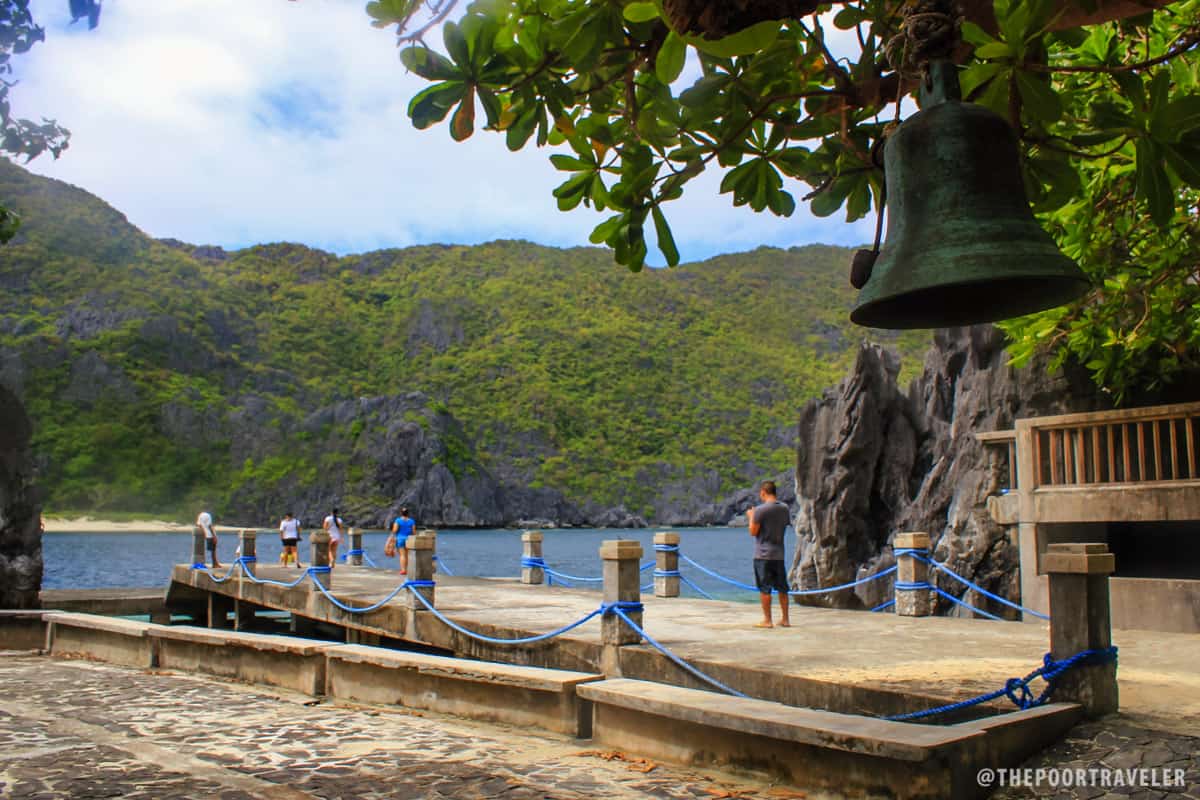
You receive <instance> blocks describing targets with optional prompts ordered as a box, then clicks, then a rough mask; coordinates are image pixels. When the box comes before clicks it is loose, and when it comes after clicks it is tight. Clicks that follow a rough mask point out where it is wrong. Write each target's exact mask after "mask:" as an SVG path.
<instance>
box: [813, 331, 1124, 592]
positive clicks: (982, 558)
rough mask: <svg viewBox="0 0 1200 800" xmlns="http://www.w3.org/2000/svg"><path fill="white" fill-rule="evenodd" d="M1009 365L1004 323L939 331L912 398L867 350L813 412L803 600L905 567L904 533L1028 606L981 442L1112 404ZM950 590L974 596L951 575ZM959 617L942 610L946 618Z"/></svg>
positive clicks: (883, 355)
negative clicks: (900, 542)
mask: <svg viewBox="0 0 1200 800" xmlns="http://www.w3.org/2000/svg"><path fill="white" fill-rule="evenodd" d="M1007 359H1008V357H1007V355H1006V353H1005V352H1004V341H1003V336H1002V334H1001V333H1000V332H999V331H998V330H997V329H996V328H995V327H993V326H991V325H979V326H974V327H970V328H954V329H946V330H939V331H938V332H937V333H936V334H935V336H934V343H933V347H932V348H931V349H930V351H929V353H928V354H927V356H926V359H925V364H924V368H923V371H922V373H921V375H920V376H919V377H918V378H916V379H915V380H914V381H913V382H912V384H911V385H910V386H909V388H908V391H907V392H905V391H902V390H901V389H900V387H899V386H898V385H897V377H898V375H899V362H898V361H897V360H896V358H895V357H894V356H893V355H891V354H890V353H888V352H887V351H886V350H884V349H882V348H880V347H879V346H878V345H869V344H864V345H863V346H862V347H861V349H860V351H859V354H858V359H857V362H856V364H855V367H854V370H853V371H852V372H851V374H850V375H849V376H847V377H846V378H845V380H843V381H842V383H841V384H840V385H839V386H838V387H837V388H835V389H831V390H828V391H826V392H825V394H824V396H822V397H821V398H818V399H816V400H813V401H810V402H809V403H808V404H807V405H806V406H805V407H804V408H803V410H802V411H801V414H800V435H799V445H798V451H797V467H796V496H797V499H796V505H795V506H794V507H795V508H796V509H797V511H796V518H795V527H796V531H797V535H798V536H797V538H798V542H799V544H798V546H797V550H796V554H795V557H794V560H793V563H792V580H793V582H794V583H795V584H796V585H797V586H798V587H799V588H801V589H809V588H815V587H818V586H833V585H837V584H841V583H847V582H849V581H852V580H855V579H857V578H861V577H864V576H866V575H869V574H872V573H874V572H877V571H879V570H882V569H885V568H887V567H888V566H890V565H891V564H893V563H895V560H894V557H893V555H892V549H891V544H890V543H891V541H892V538H893V536H894V535H895V533H897V532H900V531H926V532H928V533H929V534H930V536H931V539H932V543H933V548H934V551H933V554H934V557H935V558H937V559H938V560H939V561H943V562H945V563H947V565H948V566H949V567H950V568H951V569H953V570H955V571H956V572H958V573H959V574H961V575H963V576H965V577H967V578H970V579H971V580H974V581H975V582H977V583H978V584H980V585H981V586H983V587H984V588H985V589H987V590H989V591H991V592H995V593H996V594H999V595H1002V596H1006V597H1009V598H1015V597H1016V596H1017V581H1018V575H1017V563H1018V559H1017V552H1016V548H1015V545H1014V544H1012V543H1010V542H1009V540H1008V537H1007V536H1006V534H1005V532H1004V530H1003V528H1001V527H1000V526H999V525H997V524H995V523H994V522H993V521H992V520H991V517H990V516H989V515H988V513H987V508H986V500H987V497H988V495H990V494H994V493H996V492H997V491H999V489H1000V488H1002V485H1003V480H1004V476H1005V475H1006V473H1005V472H1004V471H1003V470H1002V469H1001V468H1000V463H999V462H998V461H997V460H996V459H994V458H993V457H992V456H991V455H990V454H989V453H988V452H987V451H986V449H985V448H984V446H983V445H982V444H981V443H980V442H979V441H977V440H976V439H975V437H974V434H975V433H979V432H983V431H994V430H1000V429H1006V428H1011V427H1012V424H1013V421H1014V420H1015V419H1016V418H1018V417H1027V416H1041V415H1046V414H1063V413H1070V412H1075V411H1093V410H1098V409H1100V408H1104V407H1107V400H1106V398H1105V397H1104V396H1102V395H1100V394H1099V392H1098V391H1097V390H1096V389H1095V387H1094V386H1093V385H1092V384H1091V383H1090V382H1088V381H1087V379H1086V377H1084V376H1082V375H1077V374H1074V373H1070V372H1059V373H1057V374H1050V373H1049V372H1048V371H1047V369H1046V365H1045V363H1038V362H1035V363H1033V364H1030V365H1029V366H1028V367H1025V368H1022V369H1014V368H1013V367H1011V366H1009V365H1008V364H1007ZM938 585H939V586H940V587H941V588H942V589H944V590H945V591H948V592H951V593H952V594H954V595H956V596H960V597H961V596H962V594H963V591H962V589H963V587H962V586H961V585H957V584H956V583H955V582H954V581H952V580H950V579H948V578H946V577H945V576H941V577H939V579H938ZM889 597H890V581H888V580H886V579H885V580H882V581H876V582H873V583H869V584H865V585H863V586H861V587H858V588H856V589H853V590H844V591H841V592H837V593H834V594H830V595H821V596H814V597H812V598H809V599H806V602H810V603H813V604H820V605H828V606H835V607H841V608H871V607H874V606H876V605H878V604H879V603H881V602H883V601H884V600H886V599H888V598H889ZM976 601H978V602H979V603H982V602H983V600H982V599H980V598H972V602H973V603H975V602H976ZM949 605H951V604H950V603H949V601H945V600H941V601H940V607H941V610H943V611H945V610H948V609H947V608H946V607H947V606H949ZM980 607H983V608H985V609H986V610H989V611H991V612H993V613H1000V612H1002V611H1004V609H1003V607H1000V606H998V605H997V606H995V607H993V606H991V605H982V606H980Z"/></svg>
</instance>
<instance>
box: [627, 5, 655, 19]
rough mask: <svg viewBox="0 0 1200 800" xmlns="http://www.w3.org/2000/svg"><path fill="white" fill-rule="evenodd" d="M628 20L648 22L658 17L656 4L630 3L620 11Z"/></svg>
mask: <svg viewBox="0 0 1200 800" xmlns="http://www.w3.org/2000/svg"><path fill="white" fill-rule="evenodd" d="M622 14H623V16H624V17H625V19H627V20H629V21H630V22H649V21H650V20H652V19H658V6H657V5H655V4H654V3H649V2H646V3H630V4H629V5H627V6H625V10H624V11H623V12H622Z"/></svg>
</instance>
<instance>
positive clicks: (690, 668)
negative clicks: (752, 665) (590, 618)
mask: <svg viewBox="0 0 1200 800" xmlns="http://www.w3.org/2000/svg"><path fill="white" fill-rule="evenodd" d="M639 605H640V604H639ZM639 610H640V609H639ZM612 612H613V613H614V614H616V615H617V616H618V617H620V618H621V619H622V620H624V621H625V624H626V625H628V626H629V627H630V628H631V629H632V630H633V632H634V633H636V634H637V635H638V636H641V637H642V638H643V639H645V640H646V641H647V642H648V643H649V644H650V645H651V646H652V647H653V648H654V649H656V650H658V652H660V653H662V654H663V655H664V656H666V657H667V658H669V659H671V660H672V661H674V662H675V663H676V664H677V665H678V666H680V667H682V668H683V669H685V670H687V671H688V672H690V673H691V674H692V675H695V676H696V677H697V678H699V679H700V680H702V681H704V682H705V683H707V684H709V685H710V686H715V687H716V688H718V689H720V690H721V691H723V692H726V693H727V694H731V695H733V696H734V697H747V695H744V694H742V693H741V692H739V691H738V690H737V689H731V688H729V687H728V686H726V685H725V684H723V683H721V682H720V681H719V680H717V679H716V678H714V677H712V676H711V675H706V674H705V673H703V672H701V671H700V670H698V669H696V668H695V667H693V666H692V665H691V664H689V663H687V662H686V661H684V660H683V659H682V658H680V657H679V656H677V655H675V654H674V653H672V652H671V651H670V650H668V649H667V648H665V647H663V646H662V645H661V644H659V643H658V642H657V641H655V639H654V637H652V636H651V635H650V634H648V633H646V631H645V630H643V629H642V626H640V625H638V624H637V623H636V622H634V621H633V620H632V619H630V618H629V616H628V615H627V614H626V613H625V609H623V608H621V607H620V604H614V605H613V606H612Z"/></svg>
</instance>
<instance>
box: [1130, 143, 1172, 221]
mask: <svg viewBox="0 0 1200 800" xmlns="http://www.w3.org/2000/svg"><path fill="white" fill-rule="evenodd" d="M1135 147H1136V150H1137V192H1136V196H1137V199H1138V200H1140V201H1142V202H1144V203H1146V204H1147V205H1148V206H1149V207H1150V218H1151V219H1153V220H1154V222H1155V223H1156V224H1158V225H1159V226H1160V227H1162V226H1165V225H1166V224H1167V223H1168V222H1170V221H1171V216H1172V214H1174V213H1175V197H1174V194H1173V193H1172V191H1171V179H1170V178H1169V177H1168V176H1167V171H1166V170H1165V169H1164V168H1163V160H1162V158H1161V154H1160V153H1159V148H1158V147H1156V146H1155V144H1154V142H1153V141H1151V140H1150V139H1138V140H1137V143H1136V145H1135Z"/></svg>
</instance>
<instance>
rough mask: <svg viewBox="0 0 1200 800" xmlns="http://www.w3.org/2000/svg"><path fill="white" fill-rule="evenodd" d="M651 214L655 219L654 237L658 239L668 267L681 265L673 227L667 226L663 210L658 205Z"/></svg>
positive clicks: (651, 209)
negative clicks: (672, 230)
mask: <svg viewBox="0 0 1200 800" xmlns="http://www.w3.org/2000/svg"><path fill="white" fill-rule="evenodd" d="M650 213H651V215H652V216H653V217H654V235H655V237H657V239H658V249H659V251H661V252H662V254H663V258H665V259H666V260H667V266H668V267H673V266H675V265H676V264H678V263H679V248H677V247H676V246H675V237H674V236H672V235H671V226H670V225H668V224H667V218H666V217H664V216H663V213H662V210H661V209H660V208H659V207H658V206H657V205H654V206H652V207H651V208H650Z"/></svg>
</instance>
